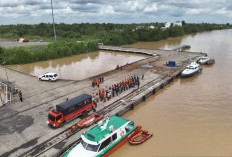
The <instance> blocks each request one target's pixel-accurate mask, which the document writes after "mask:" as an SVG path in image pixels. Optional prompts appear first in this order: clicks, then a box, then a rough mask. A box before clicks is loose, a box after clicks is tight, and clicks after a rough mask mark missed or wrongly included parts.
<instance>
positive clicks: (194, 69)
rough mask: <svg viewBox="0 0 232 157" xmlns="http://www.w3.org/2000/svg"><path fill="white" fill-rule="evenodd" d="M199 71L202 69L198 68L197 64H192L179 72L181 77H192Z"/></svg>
mask: <svg viewBox="0 0 232 157" xmlns="http://www.w3.org/2000/svg"><path fill="white" fill-rule="evenodd" d="M201 71H202V68H200V67H199V64H197V63H196V62H192V63H191V64H190V65H188V66H187V67H186V69H185V70H184V71H182V72H181V77H187V76H192V75H194V74H196V73H198V72H201Z"/></svg>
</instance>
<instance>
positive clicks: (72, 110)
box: [47, 94, 93, 128]
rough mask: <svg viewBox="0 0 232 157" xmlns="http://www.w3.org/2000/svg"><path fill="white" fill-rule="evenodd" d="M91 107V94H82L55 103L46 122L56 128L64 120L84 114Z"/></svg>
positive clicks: (61, 124)
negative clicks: (54, 107)
mask: <svg viewBox="0 0 232 157" xmlns="http://www.w3.org/2000/svg"><path fill="white" fill-rule="evenodd" d="M92 109H93V102H92V96H91V95H88V94H82V95H80V96H77V97H75V98H72V99H69V100H67V101H65V102H63V103H61V104H58V105H56V110H52V111H50V112H49V114H48V121H47V124H48V125H49V126H51V127H55V128H57V127H59V126H63V125H64V124H65V123H66V122H69V121H71V120H73V119H74V118H77V117H78V116H80V115H83V114H86V113H87V112H88V111H91V110H92Z"/></svg>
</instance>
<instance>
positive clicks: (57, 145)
mask: <svg viewBox="0 0 232 157" xmlns="http://www.w3.org/2000/svg"><path fill="white" fill-rule="evenodd" d="M118 48H121V47H118ZM132 49H133V50H137V49H135V48H132ZM132 49H131V50H132ZM127 50H128V48H127ZM140 50H141V49H140ZM110 51H111V50H110ZM141 52H146V53H154V55H151V54H147V55H149V56H151V57H149V56H148V58H146V59H143V60H140V61H137V62H135V63H132V64H128V65H124V66H123V67H122V70H112V71H108V72H106V73H104V74H99V75H98V76H104V79H105V81H104V83H103V84H100V88H97V87H94V88H93V87H91V82H92V81H93V79H95V78H97V77H98V76H94V77H91V78H88V79H85V80H82V81H64V80H60V81H57V82H41V81H38V79H37V78H36V77H32V76H29V75H25V74H23V73H21V72H17V71H14V70H11V69H7V73H8V77H9V81H10V82H11V83H13V84H14V85H16V86H17V87H18V89H20V90H22V93H23V98H24V100H23V102H20V101H19V98H18V95H14V96H13V102H12V103H11V104H7V105H6V106H4V107H1V108H0V136H1V138H0V143H4V145H1V147H0V156H10V157H11V156H12V157H13V156H43V157H44V156H57V155H59V154H60V151H61V150H65V149H66V148H67V147H68V146H69V145H70V144H72V143H73V142H75V141H76V140H77V139H78V138H79V137H80V135H81V134H82V133H83V132H84V131H85V130H84V129H83V130H80V131H79V132H77V133H76V134H75V136H71V137H70V138H68V139H66V138H65V136H64V133H65V131H66V130H67V129H68V128H70V127H71V126H72V125H74V124H76V123H77V122H78V121H79V120H80V119H81V118H82V117H79V118H77V119H75V120H73V121H71V122H69V123H67V124H66V125H65V126H64V127H62V128H57V129H51V128H49V127H48V126H47V125H46V121H47V114H48V112H49V111H50V110H51V109H54V108H55V106H56V104H59V103H62V102H64V101H65V100H66V98H73V97H75V96H78V95H80V94H82V93H87V94H93V93H94V92H96V91H98V90H99V89H102V88H105V87H106V86H107V87H109V86H111V85H112V84H114V83H118V82H120V81H122V80H124V79H125V78H128V77H130V76H134V75H136V76H138V77H139V78H140V88H138V87H137V86H136V87H134V88H131V89H129V90H126V91H124V92H123V93H122V94H120V95H119V96H116V97H113V98H112V99H110V100H109V101H107V102H105V103H103V102H99V103H98V106H97V111H104V113H105V114H108V113H110V114H117V115H122V114H124V113H125V112H127V111H128V110H130V109H133V108H134V107H136V105H138V104H139V103H140V102H141V101H146V98H147V97H148V96H150V95H153V94H155V93H156V92H157V91H158V90H160V89H161V90H162V88H163V87H164V86H165V85H166V84H168V83H171V82H172V80H173V79H175V78H177V77H178V76H179V74H180V72H181V71H182V70H183V69H184V68H185V66H187V65H188V64H190V63H191V62H192V61H195V60H197V59H198V58H199V57H201V56H204V55H205V54H204V53H197V52H178V51H166V50H151V49H148V50H146V49H143V50H142V51H141ZM141 52H136V51H134V52H133V53H141ZM169 60H173V61H176V65H177V66H176V67H167V66H165V65H164V64H165V63H166V62H167V61H169ZM146 64H149V65H151V66H152V67H150V68H141V65H146ZM142 74H144V79H143V80H142V79H141V76H142ZM0 81H2V82H4V81H6V76H5V69H4V68H3V67H0ZM89 114H91V113H89Z"/></svg>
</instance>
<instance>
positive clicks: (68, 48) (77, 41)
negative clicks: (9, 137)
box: [0, 21, 232, 64]
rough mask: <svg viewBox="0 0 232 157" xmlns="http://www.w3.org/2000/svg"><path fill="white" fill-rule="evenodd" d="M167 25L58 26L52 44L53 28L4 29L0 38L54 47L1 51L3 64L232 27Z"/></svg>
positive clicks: (25, 26)
mask: <svg viewBox="0 0 232 157" xmlns="http://www.w3.org/2000/svg"><path fill="white" fill-rule="evenodd" d="M164 25H165V24H164V23H143V24H112V23H108V24H105V23H103V24H99V23H95V24H89V23H81V24H64V23H60V24H56V32H57V37H58V38H57V42H52V40H53V29H52V24H45V23H40V24H38V25H25V24H20V25H1V26H0V38H5V39H14V40H16V39H17V38H20V37H23V38H27V39H29V41H39V40H43V41H48V42H51V43H50V44H49V45H46V46H45V47H44V48H41V49H32V48H31V47H30V48H29V47H13V48H2V47H0V63H1V64H2V63H3V62H4V63H5V64H25V63H32V62H37V61H45V60H49V59H56V58H62V57H68V56H72V55H77V54H82V53H88V52H94V51H97V50H98V43H103V44H104V45H113V46H120V45H126V44H133V43H135V42H138V41H159V40H163V39H167V38H168V37H177V36H182V35H185V34H191V33H197V32H203V31H212V30H221V29H231V28H232V26H231V25H229V23H227V24H223V25H222V24H208V23H201V24H187V23H185V21H182V26H177V25H173V24H171V26H170V27H169V28H164ZM151 26H152V27H151Z"/></svg>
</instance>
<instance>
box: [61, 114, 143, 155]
mask: <svg viewBox="0 0 232 157" xmlns="http://www.w3.org/2000/svg"><path fill="white" fill-rule="evenodd" d="M140 129H141V126H134V123H133V122H132V121H129V120H126V119H123V118H121V117H118V116H115V115H112V116H110V117H109V118H107V119H105V120H102V121H99V122H98V124H96V125H94V126H93V127H92V128H90V129H89V130H88V131H86V132H84V133H83V135H81V140H80V141H78V142H77V143H75V144H74V145H72V146H71V148H70V149H69V150H67V151H66V152H65V153H64V154H63V155H62V156H63V157H78V156H80V157H82V156H83V157H100V156H102V157H106V156H109V155H110V154H111V153H113V152H114V151H115V150H117V149H118V148H119V147H120V146H122V145H123V144H124V143H126V142H127V141H128V140H129V139H130V138H131V137H132V136H134V135H135V134H136V133H137V132H138V131H139V130H140Z"/></svg>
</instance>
